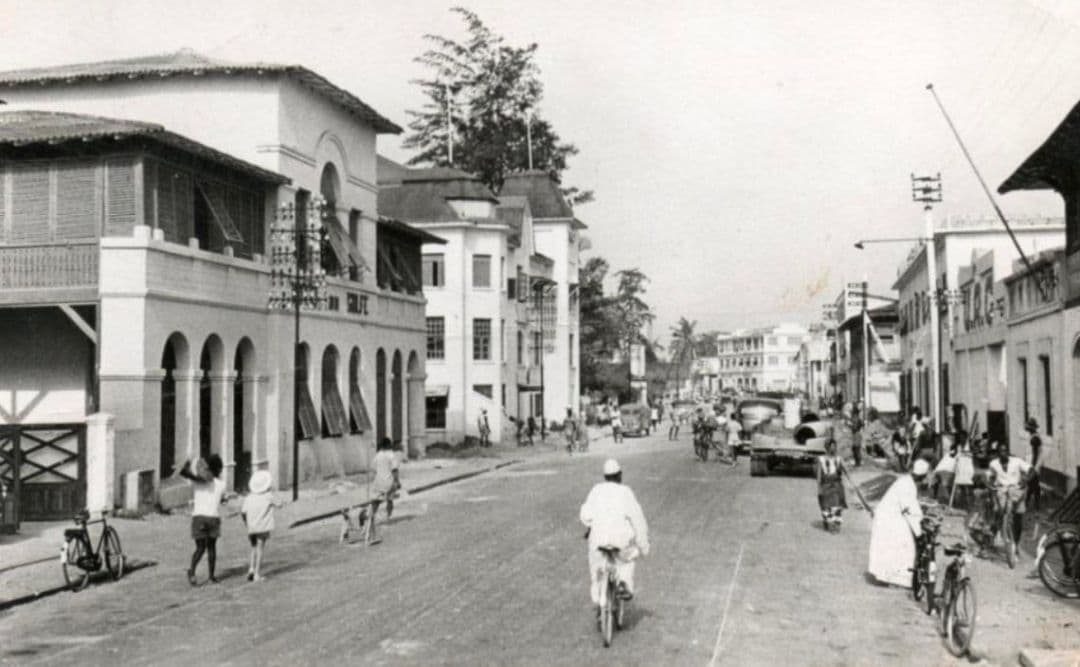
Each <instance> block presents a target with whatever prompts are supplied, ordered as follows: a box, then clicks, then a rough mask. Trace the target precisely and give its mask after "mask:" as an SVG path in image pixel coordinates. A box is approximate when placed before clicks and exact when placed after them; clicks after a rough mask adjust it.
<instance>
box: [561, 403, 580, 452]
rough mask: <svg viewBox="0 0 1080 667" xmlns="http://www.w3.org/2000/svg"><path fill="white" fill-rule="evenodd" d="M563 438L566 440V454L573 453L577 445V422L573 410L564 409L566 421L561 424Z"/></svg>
mask: <svg viewBox="0 0 1080 667" xmlns="http://www.w3.org/2000/svg"><path fill="white" fill-rule="evenodd" d="M563 437H564V438H566V453H567V454H573V453H574V445H575V444H577V439H578V434H577V420H576V419H574V410H573V409H572V408H569V407H568V408H566V421H564V422H563Z"/></svg>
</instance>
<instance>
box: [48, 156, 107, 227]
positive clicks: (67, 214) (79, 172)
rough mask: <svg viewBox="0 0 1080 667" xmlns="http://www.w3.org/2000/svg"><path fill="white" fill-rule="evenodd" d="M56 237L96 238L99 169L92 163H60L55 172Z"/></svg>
mask: <svg viewBox="0 0 1080 667" xmlns="http://www.w3.org/2000/svg"><path fill="white" fill-rule="evenodd" d="M56 190H57V192H56V240H57V241H85V240H88V239H94V238H97V235H98V229H99V227H98V215H97V213H98V210H99V209H98V207H97V192H96V190H97V169H96V168H95V167H94V165H93V164H89V163H82V164H69V165H61V166H60V167H59V168H58V169H57V173H56Z"/></svg>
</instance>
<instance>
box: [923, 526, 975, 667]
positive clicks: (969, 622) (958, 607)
mask: <svg viewBox="0 0 1080 667" xmlns="http://www.w3.org/2000/svg"><path fill="white" fill-rule="evenodd" d="M922 527H923V535H922V536H921V537H919V538H918V539H917V540H916V552H915V567H914V568H912V575H911V587H912V595H913V596H914V598H915V600H916V601H920V600H921V601H922V602H923V605H922V608H923V611H925V612H926V613H927V614H933V613H935V612H937V613H938V614H940V628H939V629H940V632H941V634H942V635H943V636H944V638H945V648H946V649H947V650H948V651H949V653H951V654H952V655H954V656H956V657H960V656H963V655H964V654H966V653H967V652H968V650H969V649H970V648H971V640H972V638H973V637H974V635H975V618H976V602H975V587H974V585H973V584H972V583H971V577H969V576H968V573H967V567H968V565H969V564H970V563H971V560H970V557H969V556H968V555H967V547H965V546H964V544H963V543H960V542H958V543H956V544H954V545H952V546H951V547H945V549H944V554H945V556H947V557H949V558H950V559H951V560H950V561H949V562H948V564H947V565H946V566H945V576H944V578H943V579H942V586H941V592H940V593H939V592H937V588H936V585H937V582H936V579H937V558H936V550H937V547H938V545H939V542H938V533H939V531H940V528H941V520H940V519H939V518H938V517H935V516H929V517H925V518H924V519H923V523H922Z"/></svg>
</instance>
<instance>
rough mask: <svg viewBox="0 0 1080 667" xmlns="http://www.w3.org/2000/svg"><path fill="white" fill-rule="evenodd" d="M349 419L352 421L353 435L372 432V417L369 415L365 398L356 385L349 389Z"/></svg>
mask: <svg viewBox="0 0 1080 667" xmlns="http://www.w3.org/2000/svg"><path fill="white" fill-rule="evenodd" d="M349 417H350V418H351V419H352V427H353V433H362V432H363V431H370V430H371V415H369V414H368V410H367V405H365V404H364V396H363V395H362V394H361V393H360V388H359V387H357V386H356V385H353V386H352V387H351V388H350V389H349Z"/></svg>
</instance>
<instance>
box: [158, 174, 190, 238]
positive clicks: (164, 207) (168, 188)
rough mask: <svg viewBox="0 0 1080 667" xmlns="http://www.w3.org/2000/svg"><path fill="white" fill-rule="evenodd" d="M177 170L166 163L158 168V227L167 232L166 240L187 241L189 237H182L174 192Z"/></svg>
mask: <svg viewBox="0 0 1080 667" xmlns="http://www.w3.org/2000/svg"><path fill="white" fill-rule="evenodd" d="M175 181H176V172H175V171H174V170H172V169H169V168H168V167H166V166H165V165H161V166H159V167H158V170H157V192H158V201H157V205H158V212H157V220H158V227H159V228H160V229H161V231H162V232H163V233H164V234H165V240H166V241H171V242H172V243H186V242H187V238H181V237H180V229H179V227H178V224H177V219H176V198H175V196H174V194H173V188H174V182H175Z"/></svg>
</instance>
